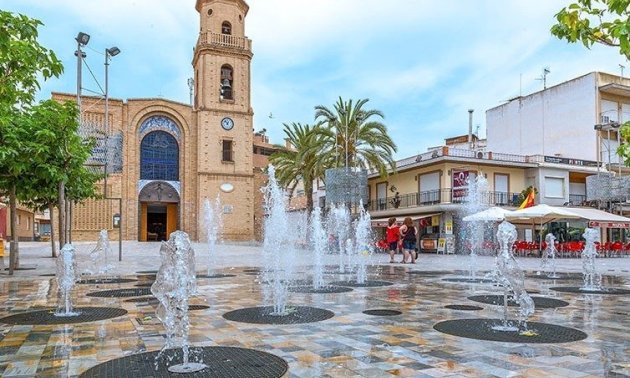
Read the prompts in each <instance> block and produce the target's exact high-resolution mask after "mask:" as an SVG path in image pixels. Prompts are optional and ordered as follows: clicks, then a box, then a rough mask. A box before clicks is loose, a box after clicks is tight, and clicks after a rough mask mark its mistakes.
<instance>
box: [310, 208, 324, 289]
mask: <svg viewBox="0 0 630 378" xmlns="http://www.w3.org/2000/svg"><path fill="white" fill-rule="evenodd" d="M311 228H312V233H311V239H312V244H313V260H314V261H313V262H314V267H313V270H314V271H313V289H315V290H318V289H320V288H321V287H322V286H324V263H323V257H324V252H325V250H326V243H327V240H328V238H327V236H326V230H325V228H324V225H323V222H322V211H321V209H320V207H319V206H316V207H315V208H314V209H313V211H312V213H311Z"/></svg>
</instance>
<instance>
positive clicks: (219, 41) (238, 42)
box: [197, 32, 252, 51]
mask: <svg viewBox="0 0 630 378" xmlns="http://www.w3.org/2000/svg"><path fill="white" fill-rule="evenodd" d="M197 45H211V46H221V47H231V48H235V49H240V50H247V51H251V49H252V40H251V39H249V38H243V37H236V36H233V35H229V34H220V33H211V32H207V33H200V34H199V39H198V41H197Z"/></svg>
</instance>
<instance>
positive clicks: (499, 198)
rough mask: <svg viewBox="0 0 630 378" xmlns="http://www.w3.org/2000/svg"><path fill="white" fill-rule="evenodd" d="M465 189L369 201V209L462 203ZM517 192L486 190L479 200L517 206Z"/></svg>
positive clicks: (434, 191)
mask: <svg viewBox="0 0 630 378" xmlns="http://www.w3.org/2000/svg"><path fill="white" fill-rule="evenodd" d="M466 194H467V189H451V188H447V189H439V190H429V191H424V192H417V193H408V194H403V195H399V196H397V197H396V196H391V197H387V198H378V199H373V200H370V201H369V206H368V209H369V210H370V211H379V210H392V209H402V208H410V207H421V206H430V205H437V204H442V203H464V201H465V200H466ZM518 195H519V193H511V192H488V193H486V194H485V195H483V196H482V198H481V201H482V203H483V204H485V205H488V206H517V205H518V204H519V200H518Z"/></svg>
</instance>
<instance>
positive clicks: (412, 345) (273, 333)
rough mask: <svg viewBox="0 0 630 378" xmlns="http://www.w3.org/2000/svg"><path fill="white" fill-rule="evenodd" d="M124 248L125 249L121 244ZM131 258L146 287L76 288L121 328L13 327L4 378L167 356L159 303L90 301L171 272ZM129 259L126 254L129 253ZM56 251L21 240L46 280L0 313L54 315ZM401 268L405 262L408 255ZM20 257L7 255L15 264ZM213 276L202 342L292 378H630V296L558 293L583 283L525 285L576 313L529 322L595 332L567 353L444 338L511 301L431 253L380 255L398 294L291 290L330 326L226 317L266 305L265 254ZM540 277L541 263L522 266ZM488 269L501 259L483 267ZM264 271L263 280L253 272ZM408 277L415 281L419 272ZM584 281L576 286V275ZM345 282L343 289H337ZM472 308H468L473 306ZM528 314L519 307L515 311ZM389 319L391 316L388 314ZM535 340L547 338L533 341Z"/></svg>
mask: <svg viewBox="0 0 630 378" xmlns="http://www.w3.org/2000/svg"><path fill="white" fill-rule="evenodd" d="M94 244H95V243H77V250H78V257H77V260H78V264H79V271H84V270H85V268H87V266H88V253H89V250H90V249H91V248H92V247H93V246H94ZM112 246H113V247H114V248H116V247H117V244H115V243H112ZM123 247H124V250H123V261H122V262H118V261H115V262H114V263H115V271H114V273H113V275H114V276H116V277H120V278H129V279H137V280H138V281H132V282H125V283H109V282H108V283H94V284H81V285H76V286H75V290H74V292H73V295H72V297H73V299H74V305H75V306H76V307H81V306H85V307H112V308H122V309H124V310H126V311H127V314H125V315H123V316H119V317H116V318H112V319H107V320H100V321H95V322H89V323H75V324H66V325H10V324H4V323H1V322H0V377H31V376H41V377H75V376H78V375H79V374H81V373H82V372H84V371H86V370H87V369H89V368H90V367H92V366H95V365H97V364H100V363H103V362H105V361H109V360H112V359H115V358H119V357H124V356H129V355H131V354H135V353H140V352H147V351H156V350H159V349H160V348H161V347H162V345H163V343H164V328H163V326H162V324H161V323H160V321H159V320H158V319H157V318H156V315H155V309H156V305H157V304H156V303H155V301H151V300H149V299H148V298H147V300H146V301H129V299H130V297H121V298H112V297H93V296H88V295H87V294H88V293H94V292H97V291H104V290H115V289H132V288H136V287H135V285H138V284H139V283H146V282H150V281H151V278H152V277H151V276H150V274H149V275H147V274H146V273H145V274H138V273H137V272H138V271H149V270H155V269H157V268H158V267H159V243H137V242H125V243H124V244H123ZM195 249H196V252H197V271H198V272H204V273H206V272H205V270H206V267H207V265H208V260H209V259H208V256H207V253H206V252H205V250H204V246H203V245H199V244H197V245H195ZM117 253H118V251H117V250H114V255H116V257H117ZM49 256H50V247H49V245H47V244H46V243H21V264H22V265H23V266H25V267H34V268H35V269H33V270H23V271H17V272H16V274H15V276H14V277H9V276H8V275H6V273H4V274H0V317H4V316H8V315H13V314H17V313H21V312H26V311H40V310H42V309H47V308H51V307H55V305H56V298H57V295H56V288H57V286H56V283H55V280H54V278H53V277H49V276H48V277H47V276H42V275H43V274H50V273H54V262H55V259H52V258H50V257H49ZM397 258H398V259H400V257H399V256H397ZM287 259H288V260H290V261H291V262H292V263H293V264H294V270H295V272H296V277H297V278H299V279H302V280H308V279H309V278H311V276H312V270H313V266H312V262H310V252H309V251H297V252H291V254H290V255H287ZM7 260H8V258H6V257H5V260H4V261H5V263H6V262H7ZM213 260H214V264H215V267H216V269H215V270H213V272H211V273H212V274H217V273H220V274H229V275H233V276H226V277H217V278H199V279H198V280H197V283H198V285H199V295H198V296H196V297H194V298H192V299H191V303H192V304H196V305H207V306H210V308H208V309H200V310H197V311H191V312H190V317H191V336H190V340H191V343H192V344H193V345H194V346H222V347H240V348H251V349H256V350H260V351H263V352H267V353H271V354H273V355H276V356H278V357H280V358H282V359H284V360H285V361H287V363H288V365H289V370H288V373H287V375H286V376H287V377H388V376H392V377H394V376H396V377H603V376H610V377H625V376H630V316H629V314H630V295H598V294H582V293H577V294H576V293H563V292H558V291H554V290H551V289H550V288H551V287H557V286H579V285H580V284H581V280H580V278H579V275H578V276H576V278H572V279H569V280H567V279H563V280H551V279H536V278H526V287H527V289H528V290H530V291H532V292H536V297H545V298H553V299H558V300H563V301H566V302H568V303H569V305H568V306H565V307H558V308H540V309H537V310H536V311H535V314H534V316H532V318H531V319H530V320H531V321H533V322H539V323H547V324H552V325H558V326H563V327H569V328H574V329H577V330H580V331H583V332H585V333H586V334H587V336H588V337H587V338H586V339H584V340H581V341H575V342H568V343H556V344H553V343H550V344H535V343H508V342H497V341H485V340H475V339H469V338H463V337H457V336H451V335H448V334H445V333H441V332H438V331H436V330H435V329H434V328H433V327H434V325H435V324H436V323H439V322H442V321H446V320H457V319H479V318H483V319H498V318H500V317H501V311H502V309H503V308H502V307H501V306H497V305H492V304H483V303H479V302H473V301H472V300H470V299H468V297H470V296H473V295H497V294H501V293H502V290H501V288H498V287H496V286H493V285H492V284H488V283H472V284H471V283H466V282H448V281H445V280H444V279H445V278H456V277H462V276H466V274H467V273H466V272H465V269H467V264H468V258H467V257H466V256H453V255H448V256H443V255H439V256H436V255H421V256H420V258H419V260H418V261H417V263H416V264H415V265H412V264H389V263H388V261H389V256H388V255H385V254H378V255H375V256H373V257H372V260H373V263H374V265H373V266H371V267H370V269H369V270H368V272H369V275H368V279H369V280H373V281H386V282H391V283H392V285H391V286H382V287H353V288H352V289H353V290H352V291H348V292H343V293H323V294H313V293H299V292H295V293H290V294H289V295H290V297H289V304H290V305H293V306H296V307H297V306H310V307H315V308H319V309H325V310H329V311H332V312H333V313H334V316H333V317H332V318H329V319H327V320H323V321H320V322H314V323H302V324H279V325H271V324H251V323H242V322H235V321H231V320H227V319H225V318H224V317H223V315H224V314H225V313H228V312H230V311H234V310H238V309H243V308H251V307H257V306H263V305H264V303H263V294H262V290H261V288H262V286H263V285H265V284H264V283H261V278H260V277H259V276H257V275H255V269H256V268H259V267H261V266H263V261H262V259H261V249H260V247H258V246H255V245H224V246H222V247H221V250H220V252H218V253H217V255H216V256H214V258H213ZM518 260H519V262H520V263H521V264H522V266H523V267H524V268H525V269H526V270H527V271H528V273H529V274H535V270H536V269H537V268H538V266H539V264H540V260H539V259H537V258H518ZM337 261H338V257H337V256H336V255H327V256H325V263H326V265H327V266H326V268H325V271H326V272H328V273H327V274H325V276H324V277H325V280H326V282H328V283H331V282H335V281H352V280H355V279H356V277H353V276H352V275H348V274H337V273H335V272H336V271H337V267H336V263H337ZM478 266H479V267H480V270H482V271H488V270H490V269H491V268H492V266H493V259H492V258H491V257H479V258H478ZM597 266H598V270H599V271H600V272H601V273H602V274H604V275H605V276H604V279H603V283H604V286H606V287H617V288H625V289H630V257H615V258H602V259H598V261H597ZM252 269H254V270H252ZM580 271H581V261H580V260H579V259H559V260H558V272H561V273H570V272H573V273H576V272H577V273H579V272H580ZM409 272H416V273H413V274H410V273H409ZM570 277H571V276H570ZM337 284H339V282H337ZM447 305H468V306H478V307H482V309H481V310H478V311H466V310H456V309H449V308H445V306H447ZM463 308H466V307H463ZM379 309H380V310H397V311H400V312H401V314H400V315H393V316H374V315H368V314H365V313H363V311H366V310H379ZM516 311H517V310H516V308H514V307H510V312H511V314H512V315H514V314H515V312H516ZM376 313H379V312H378V311H377V312H376ZM534 337H535V336H534Z"/></svg>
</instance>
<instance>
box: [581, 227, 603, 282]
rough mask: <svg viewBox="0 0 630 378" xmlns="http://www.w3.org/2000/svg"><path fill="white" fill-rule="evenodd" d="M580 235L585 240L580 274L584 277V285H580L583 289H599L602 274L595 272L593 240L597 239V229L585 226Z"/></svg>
mask: <svg viewBox="0 0 630 378" xmlns="http://www.w3.org/2000/svg"><path fill="white" fill-rule="evenodd" d="M582 237H583V238H584V239H585V240H586V244H585V245H584V250H583V251H582V274H583V277H584V285H582V287H580V290H583V291H601V290H602V275H601V274H599V273H597V269H596V268H595V258H596V257H597V248H596V247H595V242H596V241H597V240H599V230H597V229H595V228H586V229H585V230H584V233H583V234H582Z"/></svg>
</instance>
